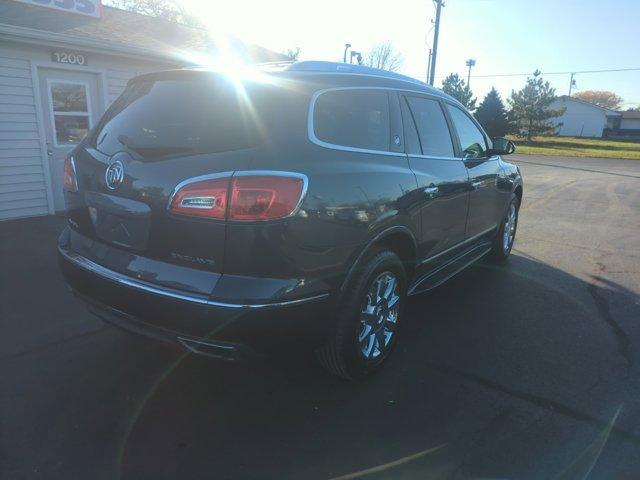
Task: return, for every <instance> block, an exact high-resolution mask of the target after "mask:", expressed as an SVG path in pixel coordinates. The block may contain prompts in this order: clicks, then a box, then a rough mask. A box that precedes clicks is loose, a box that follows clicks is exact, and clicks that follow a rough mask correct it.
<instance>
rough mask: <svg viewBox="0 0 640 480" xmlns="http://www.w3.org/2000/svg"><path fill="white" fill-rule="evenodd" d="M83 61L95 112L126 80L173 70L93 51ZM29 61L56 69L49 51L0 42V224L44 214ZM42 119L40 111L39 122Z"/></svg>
mask: <svg viewBox="0 0 640 480" xmlns="http://www.w3.org/2000/svg"><path fill="white" fill-rule="evenodd" d="M79 50H82V49H81V48H79ZM88 57H89V66H88V69H87V71H90V72H93V73H95V74H96V75H97V76H98V82H99V86H98V90H99V93H98V95H99V97H100V101H99V103H100V111H99V112H98V114H101V113H102V111H103V110H104V109H105V108H106V107H107V106H108V105H109V104H110V103H111V102H113V101H114V100H115V99H116V98H117V96H118V95H120V93H121V92H122V90H124V88H125V86H126V84H127V81H128V80H129V79H130V78H132V77H134V76H136V75H139V74H141V73H146V72H151V71H154V70H162V69H166V68H175V67H176V65H170V64H160V63H157V62H148V61H145V60H135V59H132V58H124V57H115V56H112V55H105V54H99V53H91V54H89V55H88ZM32 62H34V64H35V65H38V66H44V67H45V68H48V69H51V68H53V69H55V68H59V67H61V66H59V65H57V64H53V63H51V61H50V49H49V48H46V47H38V46H34V45H26V44H21V43H14V42H4V43H2V42H0V221H2V220H6V219H11V218H18V217H26V216H32V215H44V214H47V213H48V211H49V204H48V201H47V177H46V174H45V168H47V167H48V166H47V164H43V162H48V158H47V156H46V152H43V151H42V149H41V139H40V131H41V130H40V128H44V125H39V124H38V121H39V120H38V118H39V117H38V115H37V113H36V105H38V102H37V101H36V99H35V93H34V92H35V90H34V88H35V87H36V84H37V82H38V79H37V78H31V77H32V73H31V72H32V70H31V65H32ZM82 70H83V69H82V68H78V71H82ZM48 118H49V117H48V114H46V112H45V113H44V114H43V115H42V119H43V121H49V120H48ZM51 208H53V205H52V207H51Z"/></svg>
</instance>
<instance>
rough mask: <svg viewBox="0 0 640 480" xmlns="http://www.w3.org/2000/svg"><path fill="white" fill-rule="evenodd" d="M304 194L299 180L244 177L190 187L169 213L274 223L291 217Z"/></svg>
mask: <svg viewBox="0 0 640 480" xmlns="http://www.w3.org/2000/svg"><path fill="white" fill-rule="evenodd" d="M228 189H230V190H231V191H230V192H228ZM303 191H304V180H303V179H302V178H301V177H298V176H285V175H247V174H240V175H237V176H234V177H225V178H216V179H212V180H202V181H196V182H193V183H189V184H187V185H185V186H184V187H182V188H181V189H179V190H178V191H177V192H176V194H175V195H174V196H173V199H172V200H171V205H170V207H169V209H170V211H171V212H173V213H180V214H182V215H190V216H197V217H207V218H217V219H229V220H240V221H255V220H274V219H278V218H283V217H286V216H288V215H291V214H292V213H293V212H294V210H295V209H296V207H297V206H298V203H300V199H301V198H302V195H303ZM227 198H228V205H227Z"/></svg>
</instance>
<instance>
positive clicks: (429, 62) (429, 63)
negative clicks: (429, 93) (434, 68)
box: [427, 49, 431, 83]
mask: <svg viewBox="0 0 640 480" xmlns="http://www.w3.org/2000/svg"><path fill="white" fill-rule="evenodd" d="M430 70H431V49H429V61H428V62H427V83H429V71H430Z"/></svg>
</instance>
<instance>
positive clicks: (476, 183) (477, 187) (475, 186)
mask: <svg viewBox="0 0 640 480" xmlns="http://www.w3.org/2000/svg"><path fill="white" fill-rule="evenodd" d="M481 185H482V181H477V182H472V183H471V186H472V187H473V189H474V190H478V189H479V188H480V186H481Z"/></svg>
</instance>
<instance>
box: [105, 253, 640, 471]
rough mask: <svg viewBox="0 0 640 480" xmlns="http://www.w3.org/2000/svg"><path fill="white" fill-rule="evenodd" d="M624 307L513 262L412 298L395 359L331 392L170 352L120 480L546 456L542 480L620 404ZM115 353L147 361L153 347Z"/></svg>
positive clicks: (265, 366) (263, 365)
mask: <svg viewBox="0 0 640 480" xmlns="http://www.w3.org/2000/svg"><path fill="white" fill-rule="evenodd" d="M636 299H637V295H636V294H635V293H634V292H631V291H629V290H626V289H625V288H624V287H622V286H620V285H618V284H615V283H613V282H611V281H607V280H604V279H598V278H595V277H593V278H591V279H590V281H585V280H582V279H579V278H577V277H574V276H572V275H569V274H567V273H565V272H563V271H561V270H559V269H556V268H554V267H552V266H550V265H546V264H544V263H541V262H538V261H536V260H535V259H531V258H527V257H526V256H523V255H517V254H515V255H512V257H511V259H510V260H509V261H508V262H507V263H505V264H503V265H500V266H495V265H492V264H490V263H488V262H483V263H479V264H477V265H475V266H473V267H471V268H470V269H468V270H467V271H466V272H463V273H461V274H460V275H458V276H457V277H455V278H453V279H451V280H450V281H449V282H447V283H446V284H445V285H443V286H441V287H439V288H438V289H435V290H433V291H431V292H429V293H427V294H423V295H420V296H416V297H412V298H411V299H410V300H409V302H408V304H407V306H406V316H405V323H404V325H403V326H402V330H401V331H402V337H401V343H399V345H398V347H399V348H398V349H397V351H396V352H395V353H394V356H393V357H392V358H391V359H390V361H389V364H388V365H386V366H385V368H384V369H383V370H382V371H381V372H380V373H379V374H378V375H376V376H375V377H373V378H370V379H368V380H365V381H361V382H355V383H349V382H345V381H342V380H339V379H337V378H333V377H332V376H330V375H328V374H325V373H324V372H323V371H322V370H321V369H319V368H318V367H317V366H316V365H315V363H314V362H313V360H312V358H311V357H310V356H303V355H300V354H296V355H294V354H291V355H289V356H285V357H283V358H277V359H270V360H261V361H253V362H248V363H243V364H227V363H220V362H217V361H213V360H211V359H208V358H203V357H196V356H193V355H191V354H184V353H172V354H171V355H168V357H169V358H170V360H169V361H168V363H167V366H166V368H164V369H160V370H159V371H158V372H157V373H156V376H155V377H154V378H149V379H148V382H147V385H146V387H145V391H144V392H143V393H142V394H141V395H140V396H139V400H140V402H139V403H138V404H137V406H136V408H135V409H134V410H133V411H130V412H128V415H129V417H128V418H127V424H128V425H129V428H128V429H127V431H126V432H125V434H123V436H122V438H120V441H119V452H118V462H117V465H118V469H119V473H121V474H122V476H123V477H124V478H136V479H140V478H168V477H175V476H178V475H179V476H182V477H188V478H200V477H203V478H204V477H205V476H207V475H206V474H210V475H211V476H214V477H215V478H239V477H243V478H257V477H261V478H263V477H266V478H331V477H339V476H341V475H346V474H351V473H354V472H360V473H367V474H374V475H382V477H384V478H387V477H389V478H416V476H420V477H421V478H465V476H467V475H471V474H473V475H478V476H481V475H486V476H490V475H498V474H499V475H500V476H501V477H505V478H511V477H518V478H520V477H522V475H523V474H524V473H525V472H529V473H531V472H530V468H531V466H530V464H529V463H528V462H529V461H530V458H531V455H532V449H533V451H534V452H536V453H539V454H543V453H548V452H547V450H548V449H556V450H555V456H554V461H550V462H546V463H545V464H543V465H542V466H541V467H540V470H539V471H537V472H536V475H537V477H535V476H534V478H549V477H550V476H554V475H556V474H559V473H560V472H562V471H563V469H564V468H565V467H566V466H567V465H568V464H570V463H571V462H572V461H574V460H575V456H576V455H578V453H577V452H578V451H581V449H582V448H584V446H585V445H590V444H591V442H592V441H593V436H595V435H596V433H597V432H601V431H605V430H606V429H607V428H608V425H609V423H608V422H609V417H608V416H607V412H613V410H614V409H615V407H617V406H618V404H617V403H615V401H614V400H612V399H611V398H610V397H609V396H608V394H607V392H608V390H609V389H608V387H607V385H609V384H612V383H615V382H624V381H625V379H627V378H628V377H629V375H631V373H632V368H633V355H632V353H633V352H632V342H631V338H632V336H633V335H636V334H638V332H637V331H636V330H634V329H633V328H635V327H633V328H632V323H634V322H633V321H632V316H633V315H635V316H636V318H637V314H638V311H639V310H638V306H637V304H636V303H635V301H636ZM619 315H620V316H619ZM123 338H129V339H128V340H126V341H127V342H128V345H129V347H130V348H132V349H137V350H139V349H143V350H145V351H146V350H148V351H149V354H153V353H152V352H153V350H154V349H156V348H160V347H157V346H152V345H150V344H149V343H148V342H146V341H143V340H140V339H134V338H133V337H123ZM120 354H125V355H126V352H125V351H121V352H120ZM165 358H167V356H166V355H165ZM618 401H619V399H618ZM603 413H604V414H603ZM518 415H520V416H523V418H529V417H530V418H531V419H534V418H539V417H540V416H545V415H553V416H558V420H557V421H558V422H560V424H561V425H563V424H562V423H561V422H571V425H574V424H577V425H579V427H580V428H579V431H580V436H579V437H578V438H577V439H576V437H575V436H574V437H573V441H572V442H569V443H567V442H565V441H563V436H562V435H558V436H556V437H554V438H553V439H549V440H545V441H538V440H536V439H535V431H534V432H532V431H529V432H527V431H526V430H523V429H524V428H525V427H527V428H529V427H531V425H530V424H529V423H528V421H522V418H520V420H514V418H515V419H517V418H518ZM558 428H560V429H562V428H564V427H558ZM572 428H574V427H572ZM575 428H578V427H575ZM627 428H628V427H625V426H624V425H621V424H619V423H618V424H617V425H615V426H613V430H612V431H613V435H614V436H617V437H619V438H620V439H621V440H622V441H626V442H630V443H631V444H632V445H633V446H634V448H636V447H638V446H640V437H637V436H635V435H634V434H633V433H632V430H633V429H632V428H628V429H627ZM585 429H586V430H585ZM534 430H535V429H534ZM585 432H587V433H586V434H585ZM532 435H533V439H532V437H531V436H532ZM540 435H541V437H542V438H544V435H545V433H544V432H540ZM534 440H535V441H534ZM527 445H528V446H527ZM535 449H538V450H539V451H537V450H535ZM373 467H379V468H380V470H379V471H376V472H363V471H364V470H367V469H369V468H373ZM345 478H347V477H345ZM576 478H577V477H576Z"/></svg>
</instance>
